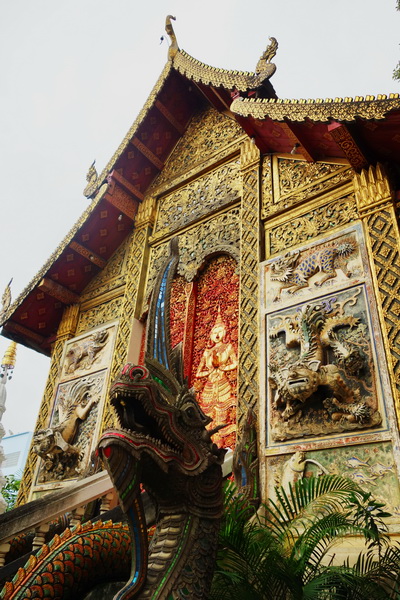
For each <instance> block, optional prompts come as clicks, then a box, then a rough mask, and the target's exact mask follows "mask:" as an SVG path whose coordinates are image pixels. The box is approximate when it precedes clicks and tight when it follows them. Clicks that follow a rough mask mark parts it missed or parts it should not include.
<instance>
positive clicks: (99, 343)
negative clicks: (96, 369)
mask: <svg viewBox="0 0 400 600" xmlns="http://www.w3.org/2000/svg"><path fill="white" fill-rule="evenodd" d="M108 336H109V332H108V330H106V329H103V330H102V331H97V332H96V333H93V335H91V336H89V337H88V338H86V339H84V340H82V341H81V342H79V343H76V344H74V345H73V346H72V348H70V349H69V350H68V352H67V354H66V355H65V363H64V372H65V373H66V374H71V373H75V371H76V370H77V369H90V368H91V367H92V366H93V363H94V362H95V360H96V359H97V357H98V354H99V353H100V352H101V351H102V350H103V348H104V347H105V346H106V344H107V342H108Z"/></svg>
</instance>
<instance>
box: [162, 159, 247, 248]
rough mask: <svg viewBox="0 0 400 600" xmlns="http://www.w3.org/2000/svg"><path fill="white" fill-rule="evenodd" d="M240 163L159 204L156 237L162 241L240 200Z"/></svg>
mask: <svg viewBox="0 0 400 600" xmlns="http://www.w3.org/2000/svg"><path fill="white" fill-rule="evenodd" d="M241 191H242V181H241V176H240V165H239V161H235V162H231V163H228V164H226V165H223V166H221V167H219V168H218V169H215V170H214V171H212V172H211V173H207V174H206V175H204V176H203V177H199V178H198V179H196V180H195V181H192V182H191V183H188V184H187V185H184V186H182V187H180V188H179V189H178V190H176V191H174V192H172V193H171V194H168V195H167V196H164V197H163V198H161V199H160V200H159V205H158V213H157V220H156V226H155V235H154V236H153V239H159V238H161V237H163V236H165V235H166V234H168V233H171V232H172V231H176V230H178V229H181V228H182V227H184V226H185V225H187V224H188V223H190V222H191V221H194V220H195V219H198V218H199V217H201V216H203V215H206V214H210V213H211V212H214V211H215V210H217V209H220V208H222V207H223V206H224V205H226V204H230V203H232V202H234V201H235V200H238V199H239V198H240V196H241Z"/></svg>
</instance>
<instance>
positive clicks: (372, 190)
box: [354, 163, 400, 423]
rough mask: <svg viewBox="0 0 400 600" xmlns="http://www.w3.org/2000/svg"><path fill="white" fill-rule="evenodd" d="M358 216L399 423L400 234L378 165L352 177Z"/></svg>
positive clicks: (389, 191) (387, 186) (391, 197)
mask: <svg viewBox="0 0 400 600" xmlns="http://www.w3.org/2000/svg"><path fill="white" fill-rule="evenodd" d="M354 188H355V194H356V200H357V208H358V211H359V215H360V217H361V219H362V221H363V225H364V229H365V234H366V238H367V244H368V247H369V255H370V257H371V266H372V272H373V277H374V280H375V287H376V291H377V296H378V310H379V314H380V320H381V324H382V329H383V340H384V344H385V349H386V353H387V358H388V360H387V364H388V369H389V374H390V379H391V384H392V389H393V397H394V402H395V409H396V415H397V422H398V423H399V422H400V320H399V316H400V257H399V252H400V234H399V226H398V223H397V219H396V210H395V200H394V193H393V190H392V189H391V187H390V183H389V179H388V176H387V173H386V172H385V169H384V168H383V167H382V166H381V165H380V164H379V163H378V164H377V166H376V167H373V166H370V167H369V169H368V170H363V171H362V172H361V173H360V174H359V175H358V174H357V175H355V177H354Z"/></svg>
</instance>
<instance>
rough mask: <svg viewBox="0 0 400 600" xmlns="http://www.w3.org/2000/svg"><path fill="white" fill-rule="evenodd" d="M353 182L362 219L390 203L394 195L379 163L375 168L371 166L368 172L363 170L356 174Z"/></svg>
mask: <svg viewBox="0 0 400 600" xmlns="http://www.w3.org/2000/svg"><path fill="white" fill-rule="evenodd" d="M353 182H354V190H355V194H356V201H357V208H358V211H359V214H360V215H361V216H362V217H363V216H368V214H370V213H373V212H375V211H377V210H378V209H381V208H383V206H384V205H390V204H391V203H392V201H393V196H394V195H393V192H392V190H391V189H390V183H389V179H388V177H387V174H386V172H385V169H384V167H383V166H382V165H380V164H379V163H378V164H377V165H376V167H373V166H372V165H371V166H370V167H369V169H368V170H366V169H363V170H362V171H361V173H360V174H356V175H355V176H354V179H353Z"/></svg>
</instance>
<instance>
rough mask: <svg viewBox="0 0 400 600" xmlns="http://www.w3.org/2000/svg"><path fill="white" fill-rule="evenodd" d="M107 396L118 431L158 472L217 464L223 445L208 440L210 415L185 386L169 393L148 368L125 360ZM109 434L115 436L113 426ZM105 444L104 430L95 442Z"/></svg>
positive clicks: (190, 472)
mask: <svg viewBox="0 0 400 600" xmlns="http://www.w3.org/2000/svg"><path fill="white" fill-rule="evenodd" d="M154 377H155V378H154ZM157 379H158V381H157ZM168 383H169V382H167V384H168ZM110 398H111V404H112V405H113V407H114V408H115V410H116V413H117V416H118V421H119V426H120V428H121V429H120V432H121V435H122V436H123V437H124V438H125V440H126V441H128V443H129V446H130V449H131V454H132V455H133V456H134V457H135V458H136V459H137V460H139V459H141V458H143V457H146V458H147V460H148V459H151V461H152V462H153V463H155V465H157V466H158V467H159V468H160V469H161V470H162V471H164V472H168V471H169V469H170V468H173V469H176V470H178V471H180V472H181V473H183V474H185V475H198V474H200V473H202V472H203V471H204V470H205V469H207V468H208V467H209V466H210V465H212V464H222V462H223V459H224V454H225V450H223V449H219V448H218V447H217V445H216V444H214V443H213V442H212V440H211V436H212V434H213V433H214V432H213V431H208V430H207V429H206V426H207V425H208V424H209V423H210V422H211V419H210V418H209V417H208V416H206V415H205V414H204V412H203V411H202V410H201V408H200V407H199V405H198V404H197V402H196V400H195V397H194V392H193V391H192V390H189V389H188V388H187V387H186V386H182V387H181V388H180V389H179V391H178V393H171V391H170V390H169V389H167V387H166V386H165V382H164V386H163V385H162V383H161V380H160V379H159V378H158V377H156V376H155V375H153V377H152V376H151V374H150V371H149V369H147V368H146V367H144V366H136V365H133V364H131V363H128V364H126V365H125V366H124V367H123V369H122V370H121V372H120V374H119V375H118V377H117V379H116V380H115V382H114V383H113V385H112V386H111V390H110ZM110 433H111V432H110ZM111 437H112V438H113V440H114V442H115V432H112V435H111ZM106 445H107V433H106V434H105V435H104V436H103V438H102V442H101V446H103V447H105V446H106Z"/></svg>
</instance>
